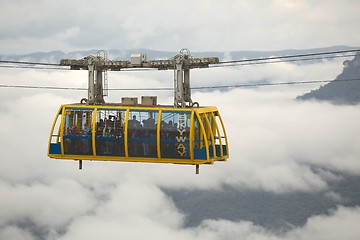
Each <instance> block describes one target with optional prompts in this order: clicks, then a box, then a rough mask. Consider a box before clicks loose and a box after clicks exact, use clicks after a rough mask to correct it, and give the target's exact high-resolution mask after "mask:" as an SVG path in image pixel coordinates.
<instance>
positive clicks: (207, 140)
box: [48, 49, 229, 174]
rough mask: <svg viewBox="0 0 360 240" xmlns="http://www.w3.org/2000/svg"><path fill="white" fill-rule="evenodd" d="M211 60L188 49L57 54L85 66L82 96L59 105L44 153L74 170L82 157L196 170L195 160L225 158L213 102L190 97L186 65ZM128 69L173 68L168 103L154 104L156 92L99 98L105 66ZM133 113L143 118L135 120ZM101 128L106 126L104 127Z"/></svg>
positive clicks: (220, 125) (67, 61) (204, 161)
mask: <svg viewBox="0 0 360 240" xmlns="http://www.w3.org/2000/svg"><path fill="white" fill-rule="evenodd" d="M217 63H219V59H218V58H217V57H209V58H194V57H192V56H191V54H190V51H189V50H188V49H181V51H180V53H179V54H177V55H176V56H175V57H173V58H171V59H165V60H147V56H146V55H145V54H132V55H131V60H130V61H128V60H109V59H108V58H107V52H106V51H104V50H100V51H98V53H97V56H88V57H85V58H83V59H80V60H75V59H62V60H61V61H60V65H61V66H70V69H72V70H79V69H83V70H87V71H88V97H87V98H83V99H82V100H81V101H80V104H65V105H62V106H61V107H60V109H59V111H58V114H57V116H56V118H55V121H54V123H53V126H52V130H51V134H50V138H49V150H48V156H49V157H51V158H56V159H73V160H78V161H79V168H80V169H81V168H82V160H98V161H123V162H157V163H175V164H192V165H196V173H197V174H198V173H199V164H212V163H214V162H215V161H225V160H227V159H228V157H229V150H228V142H227V137H226V131H225V128H224V124H223V121H222V119H221V117H220V113H219V112H218V110H217V108H216V107H200V106H199V104H198V103H197V102H193V100H192V99H191V88H190V69H193V68H208V67H209V64H217ZM130 68H157V69H158V70H167V69H173V70H174V103H173V106H164V105H156V101H157V100H156V97H142V104H137V98H136V99H132V98H122V103H105V100H104V96H107V94H108V91H107V90H108V75H107V71H108V70H111V71H120V70H122V69H130ZM129 99H130V101H129ZM149 100H150V101H149ZM149 102H150V103H149ZM136 117H138V118H140V119H141V118H145V117H146V118H147V119H143V121H142V123H141V122H139V121H138V120H137V119H136ZM132 118H134V119H132ZM55 128H57V129H55ZM107 128H108V129H111V130H106V131H108V132H106V131H105V130H104V129H107ZM111 131H112V132H111ZM110 132H111V133H110ZM85 133H86V134H85ZM104 149H105V150H104Z"/></svg>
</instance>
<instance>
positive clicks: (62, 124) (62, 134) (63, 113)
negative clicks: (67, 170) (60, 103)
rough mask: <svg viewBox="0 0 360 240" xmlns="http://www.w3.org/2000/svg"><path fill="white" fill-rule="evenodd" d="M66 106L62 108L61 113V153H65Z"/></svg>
mask: <svg viewBox="0 0 360 240" xmlns="http://www.w3.org/2000/svg"><path fill="white" fill-rule="evenodd" d="M65 111H66V108H65V107H63V108H62V115H61V123H60V129H61V131H60V139H61V140H60V146H61V154H62V155H64V144H65V143H64V131H65V130H64V129H65V115H66V112H65Z"/></svg>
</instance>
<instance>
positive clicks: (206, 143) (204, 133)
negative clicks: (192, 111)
mask: <svg viewBox="0 0 360 240" xmlns="http://www.w3.org/2000/svg"><path fill="white" fill-rule="evenodd" d="M196 116H197V117H198V119H199V125H200V132H202V134H203V136H206V132H205V128H204V125H203V123H202V119H201V117H200V114H198V113H197V111H196ZM204 142H205V149H206V159H210V154H209V143H208V141H207V139H206V141H204Z"/></svg>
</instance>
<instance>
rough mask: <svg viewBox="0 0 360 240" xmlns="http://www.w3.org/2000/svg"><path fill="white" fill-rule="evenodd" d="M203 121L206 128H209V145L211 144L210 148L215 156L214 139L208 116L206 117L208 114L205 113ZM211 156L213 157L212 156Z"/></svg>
mask: <svg viewBox="0 0 360 240" xmlns="http://www.w3.org/2000/svg"><path fill="white" fill-rule="evenodd" d="M205 121H206V123H207V125H208V130H209V133H210V138H211V146H212V149H213V155H214V156H215V157H216V148H215V139H214V134H213V132H212V128H211V126H210V121H209V118H208V115H207V114H205ZM206 140H207V139H206ZM214 156H213V158H214Z"/></svg>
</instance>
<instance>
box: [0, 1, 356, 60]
mask: <svg viewBox="0 0 360 240" xmlns="http://www.w3.org/2000/svg"><path fill="white" fill-rule="evenodd" d="M0 2H1V10H0V12H1V14H0V54H4V53H15V54H16V53H29V52H38V51H40V52H46V51H52V50H62V51H66V52H68V51H74V50H82V49H86V50H88V49H132V48H148V49H153V50H171V51H177V50H179V49H181V48H189V49H190V50H191V51H230V50H282V49H304V48H306V49H308V48H318V47H327V46H334V45H348V46H354V47H357V46H359V42H360V35H359V34H358V26H357V25H358V24H357V23H358V22H360V15H359V14H358V9H360V2H359V1H357V0H346V1H337V0H316V1H313V0H297V1H287V0H273V1H271V0H255V1H254V0H244V1H242V0H224V1H216V0H198V1H193V0H183V1H165V0H152V1H130V0H120V1H118V0H104V1H101V2H99V1H92V0H90V1H89V0H86V1H85V0H79V1H72V0H63V1H51V0H49V1H48V0H34V1H25V0H0Z"/></svg>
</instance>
